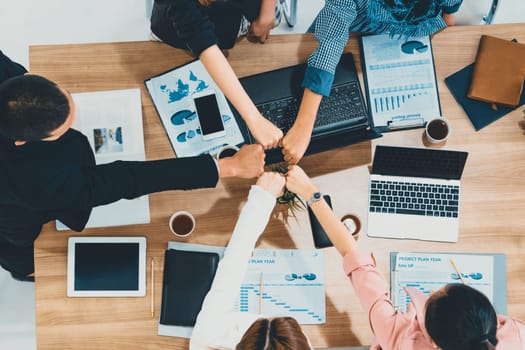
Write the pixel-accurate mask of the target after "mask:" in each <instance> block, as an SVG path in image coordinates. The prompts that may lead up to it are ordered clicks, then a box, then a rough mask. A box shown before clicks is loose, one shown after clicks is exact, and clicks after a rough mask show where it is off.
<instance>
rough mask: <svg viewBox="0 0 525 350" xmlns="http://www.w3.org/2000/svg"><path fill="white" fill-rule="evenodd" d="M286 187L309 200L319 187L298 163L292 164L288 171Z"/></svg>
mask: <svg viewBox="0 0 525 350" xmlns="http://www.w3.org/2000/svg"><path fill="white" fill-rule="evenodd" d="M286 188H287V189H288V191H290V192H293V193H296V194H298V195H299V196H301V197H302V198H304V199H306V200H308V199H310V198H311V197H312V195H313V194H314V193H315V192H317V191H318V190H317V187H316V186H315V185H314V184H313V183H312V180H310V178H309V177H308V175H306V174H305V172H304V171H303V169H301V168H300V167H299V166H297V165H290V166H289V167H288V172H287V173H286Z"/></svg>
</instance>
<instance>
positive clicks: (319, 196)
mask: <svg viewBox="0 0 525 350" xmlns="http://www.w3.org/2000/svg"><path fill="white" fill-rule="evenodd" d="M322 198H323V194H322V193H321V192H314V194H312V197H310V199H308V201H307V202H306V203H307V204H308V206H311V205H312V204H314V203H315V202H317V201H320V200H321V199H322Z"/></svg>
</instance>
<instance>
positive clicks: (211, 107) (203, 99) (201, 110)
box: [192, 91, 226, 140]
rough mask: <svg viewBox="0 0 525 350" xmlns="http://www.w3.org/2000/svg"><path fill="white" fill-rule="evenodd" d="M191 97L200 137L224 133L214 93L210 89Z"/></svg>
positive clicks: (208, 137) (213, 136)
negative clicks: (200, 133)
mask: <svg viewBox="0 0 525 350" xmlns="http://www.w3.org/2000/svg"><path fill="white" fill-rule="evenodd" d="M192 97H193V102H194V103H195V110H196V112H197V116H198V118H199V124H200V126H201V131H202V138H203V139H204V140H209V139H213V138H216V137H221V136H224V135H226V131H225V130H224V123H223V121H222V116H221V111H220V110H219V105H218V103H217V97H216V96H215V94H214V93H213V92H211V91H207V92H198V93H194V94H193V95H192Z"/></svg>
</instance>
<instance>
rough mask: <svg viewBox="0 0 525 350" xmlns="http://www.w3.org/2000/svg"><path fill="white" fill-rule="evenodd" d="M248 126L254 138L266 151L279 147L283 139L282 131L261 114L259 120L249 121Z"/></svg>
mask: <svg viewBox="0 0 525 350" xmlns="http://www.w3.org/2000/svg"><path fill="white" fill-rule="evenodd" d="M247 125H248V128H249V129H250V132H251V133H252V135H253V137H255V139H256V140H257V142H259V143H260V144H261V145H262V146H263V148H264V149H270V148H274V147H277V146H278V145H279V141H281V139H282V137H283V132H282V131H281V129H279V128H278V127H276V126H275V125H274V124H273V123H272V122H271V121H269V120H268V119H266V118H264V117H263V116H262V115H260V114H259V116H258V117H257V118H255V119H253V120H250V121H247Z"/></svg>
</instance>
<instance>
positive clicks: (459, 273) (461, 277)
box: [450, 259, 466, 284]
mask: <svg viewBox="0 0 525 350" xmlns="http://www.w3.org/2000/svg"><path fill="white" fill-rule="evenodd" d="M450 265H452V267H453V268H454V270H455V271H456V273H457V274H458V276H459V279H460V280H461V283H463V284H466V283H465V280H464V279H463V276H461V272H459V270H458V267H457V266H456V262H455V261H454V260H453V259H450Z"/></svg>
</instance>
